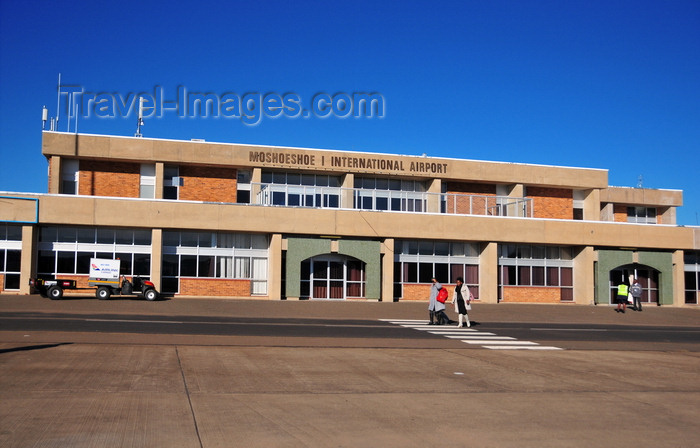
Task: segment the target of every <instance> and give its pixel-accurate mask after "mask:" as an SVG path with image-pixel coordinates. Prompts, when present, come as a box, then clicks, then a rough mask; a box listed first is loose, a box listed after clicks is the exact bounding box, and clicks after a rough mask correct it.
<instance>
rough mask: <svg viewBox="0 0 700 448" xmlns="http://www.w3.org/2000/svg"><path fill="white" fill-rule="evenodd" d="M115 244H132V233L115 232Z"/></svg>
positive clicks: (126, 231) (127, 231) (130, 231)
mask: <svg viewBox="0 0 700 448" xmlns="http://www.w3.org/2000/svg"><path fill="white" fill-rule="evenodd" d="M114 233H115V238H116V241H117V244H134V232H133V231H132V230H116V231H115V232H114Z"/></svg>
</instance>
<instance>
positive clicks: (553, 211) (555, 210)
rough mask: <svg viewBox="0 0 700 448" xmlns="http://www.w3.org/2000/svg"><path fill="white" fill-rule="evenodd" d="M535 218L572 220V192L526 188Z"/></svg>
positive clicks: (559, 189)
mask: <svg viewBox="0 0 700 448" xmlns="http://www.w3.org/2000/svg"><path fill="white" fill-rule="evenodd" d="M527 197H529V198H532V200H533V201H532V202H533V204H532V206H533V208H534V217H535V218H550V219H574V192H573V190H567V189H564V188H542V187H527Z"/></svg>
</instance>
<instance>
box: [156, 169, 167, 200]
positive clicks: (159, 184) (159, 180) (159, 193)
mask: <svg viewBox="0 0 700 448" xmlns="http://www.w3.org/2000/svg"><path fill="white" fill-rule="evenodd" d="M164 179H165V164H164V163H163V162H156V185H155V187H154V189H155V198H156V199H163V183H164V182H165V180H164Z"/></svg>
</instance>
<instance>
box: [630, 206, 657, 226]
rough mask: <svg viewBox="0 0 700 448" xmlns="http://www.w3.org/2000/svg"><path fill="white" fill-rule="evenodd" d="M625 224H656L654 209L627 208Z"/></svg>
mask: <svg viewBox="0 0 700 448" xmlns="http://www.w3.org/2000/svg"><path fill="white" fill-rule="evenodd" d="M627 222H634V223H637V224H656V208H654V207H627Z"/></svg>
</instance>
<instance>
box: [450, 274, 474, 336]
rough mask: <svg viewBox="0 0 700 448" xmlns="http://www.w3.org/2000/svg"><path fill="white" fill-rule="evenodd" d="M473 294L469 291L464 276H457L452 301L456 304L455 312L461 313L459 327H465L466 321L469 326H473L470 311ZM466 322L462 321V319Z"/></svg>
mask: <svg viewBox="0 0 700 448" xmlns="http://www.w3.org/2000/svg"><path fill="white" fill-rule="evenodd" d="M471 301H472V294H471V292H470V291H469V287H468V286H467V285H465V284H464V280H463V279H462V277H457V286H455V294H454V296H452V303H453V304H454V306H455V313H457V314H458V315H459V325H457V326H458V327H459V328H462V327H464V324H465V323H466V325H467V327H471V323H470V322H469V313H468V311H469V310H471V308H472V306H471ZM463 319H464V320H465V321H466V322H464V323H462V320H463Z"/></svg>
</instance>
